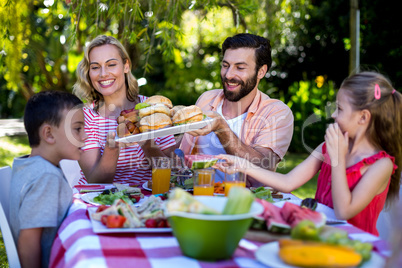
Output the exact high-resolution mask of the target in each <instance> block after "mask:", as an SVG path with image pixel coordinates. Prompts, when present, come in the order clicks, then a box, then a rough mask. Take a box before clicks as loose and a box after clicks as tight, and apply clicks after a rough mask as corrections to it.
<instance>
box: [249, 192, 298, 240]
mask: <svg viewBox="0 0 402 268" xmlns="http://www.w3.org/2000/svg"><path fill="white" fill-rule="evenodd" d="M256 201H257V202H259V203H260V204H261V205H263V207H264V212H263V213H262V214H261V215H260V216H261V217H262V218H264V219H265V221H266V223H267V230H268V231H270V232H273V233H283V234H287V233H290V225H289V224H288V223H287V222H286V221H285V220H284V219H283V218H282V215H281V212H280V211H281V208H279V207H277V206H275V205H274V204H272V203H270V202H268V201H266V200H264V199H256Z"/></svg>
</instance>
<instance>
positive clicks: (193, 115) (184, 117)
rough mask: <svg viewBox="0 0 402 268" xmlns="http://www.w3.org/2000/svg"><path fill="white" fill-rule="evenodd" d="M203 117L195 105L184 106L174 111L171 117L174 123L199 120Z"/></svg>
mask: <svg viewBox="0 0 402 268" xmlns="http://www.w3.org/2000/svg"><path fill="white" fill-rule="evenodd" d="M203 118H204V115H203V113H202V110H201V108H200V107H198V106H196V105H191V106H188V107H185V108H183V109H181V110H179V111H177V112H176V113H175V115H174V116H173V118H172V122H173V124H174V125H179V124H186V123H192V122H198V121H201V120H202V119H203Z"/></svg>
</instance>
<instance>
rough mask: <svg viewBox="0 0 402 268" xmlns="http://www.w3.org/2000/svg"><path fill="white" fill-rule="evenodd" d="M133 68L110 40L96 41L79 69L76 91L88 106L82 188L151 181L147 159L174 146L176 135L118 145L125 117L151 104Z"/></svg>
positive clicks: (125, 52) (109, 37) (96, 39)
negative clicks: (121, 120) (118, 132)
mask: <svg viewBox="0 0 402 268" xmlns="http://www.w3.org/2000/svg"><path fill="white" fill-rule="evenodd" d="M131 66H132V64H131V60H130V58H129V56H128V53H127V51H126V50H125V48H124V47H123V45H122V44H121V43H120V42H119V41H118V40H117V39H115V38H114V37H111V36H106V35H101V36H98V37H96V38H95V39H94V40H93V41H92V42H91V43H90V44H89V45H88V47H87V49H86V51H85V55H84V58H83V59H82V61H81V62H80V63H79V65H78V68H77V77H78V79H77V82H76V83H75V85H74V89H73V92H74V93H75V94H76V95H78V96H79V97H81V98H82V99H84V100H85V101H86V102H87V105H86V107H84V115H85V131H86V133H87V135H88V139H87V140H86V143H85V147H84V148H83V150H84V152H83V154H82V157H81V159H80V161H79V164H80V167H81V174H82V177H81V179H80V181H79V184H83V183H86V182H89V183H112V182H119V183H129V184H136V185H139V184H142V183H143V182H145V181H147V180H149V179H150V178H151V170H150V169H149V164H148V159H149V158H150V157H152V156H165V155H166V154H168V152H170V150H171V149H173V147H175V146H174V145H175V144H176V142H175V140H174V137H173V136H166V137H161V138H156V139H154V140H149V141H147V142H145V143H142V144H138V143H136V144H132V145H128V146H126V145H124V144H118V143H117V144H116V143H115V142H114V139H115V131H116V128H117V122H116V118H117V117H118V116H119V115H120V112H121V111H122V110H127V109H131V108H134V107H135V105H136V104H138V103H141V102H143V101H145V100H146V99H147V97H145V96H142V95H139V90H138V84H137V80H136V79H135V77H134V76H133V74H132V73H131ZM165 153H166V154H165Z"/></svg>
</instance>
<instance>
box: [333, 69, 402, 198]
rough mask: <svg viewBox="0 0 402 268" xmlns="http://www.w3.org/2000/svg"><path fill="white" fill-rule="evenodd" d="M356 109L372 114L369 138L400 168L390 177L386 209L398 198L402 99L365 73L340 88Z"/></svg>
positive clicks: (401, 165)
mask: <svg viewBox="0 0 402 268" xmlns="http://www.w3.org/2000/svg"><path fill="white" fill-rule="evenodd" d="M340 89H341V90H345V92H346V94H347V95H348V96H349V98H350V100H351V102H352V106H353V108H354V109H356V110H358V111H361V110H364V109H367V110H369V111H370V113H371V120H370V124H369V126H368V128H367V133H366V134H367V137H368V138H369V140H370V142H371V143H373V144H374V145H375V146H376V147H377V148H379V149H380V150H384V151H385V152H387V153H388V154H389V155H391V156H393V157H394V158H395V164H396V165H397V166H398V168H397V169H396V170H395V173H394V174H393V175H392V176H391V183H390V186H389V191H388V195H387V205H389V204H390V203H392V201H394V200H395V199H397V198H398V196H399V187H400V177H401V170H402V95H401V93H399V92H398V91H396V90H395V89H394V88H393V87H392V84H391V82H390V81H389V80H388V79H387V78H386V77H384V76H383V75H382V74H379V73H376V72H362V73H358V74H354V75H352V76H350V77H348V78H346V79H345V80H344V81H343V83H342V85H341V87H340Z"/></svg>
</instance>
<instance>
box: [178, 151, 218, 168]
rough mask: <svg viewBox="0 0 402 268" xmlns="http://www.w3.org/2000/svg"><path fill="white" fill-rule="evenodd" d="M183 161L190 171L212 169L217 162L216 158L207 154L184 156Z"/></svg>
mask: <svg viewBox="0 0 402 268" xmlns="http://www.w3.org/2000/svg"><path fill="white" fill-rule="evenodd" d="M184 160H185V162H186V165H187V166H188V167H189V168H190V169H201V168H209V167H212V166H213V165H214V164H215V163H216V162H217V161H218V158H216V157H215V156H214V155H208V154H196V155H194V154H192V155H185V156H184Z"/></svg>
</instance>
